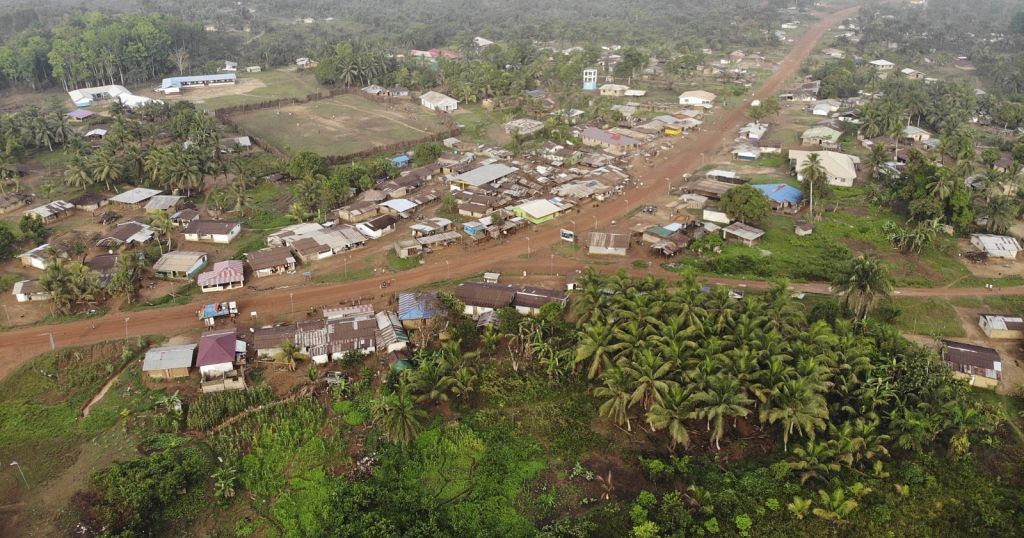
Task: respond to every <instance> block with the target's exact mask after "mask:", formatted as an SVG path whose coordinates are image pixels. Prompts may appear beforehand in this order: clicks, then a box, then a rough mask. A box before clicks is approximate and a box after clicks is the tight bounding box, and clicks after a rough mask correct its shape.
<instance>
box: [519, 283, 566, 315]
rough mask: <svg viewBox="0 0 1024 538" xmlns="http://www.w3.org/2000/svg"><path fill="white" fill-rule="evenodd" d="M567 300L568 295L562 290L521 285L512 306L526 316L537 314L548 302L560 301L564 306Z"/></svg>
mask: <svg viewBox="0 0 1024 538" xmlns="http://www.w3.org/2000/svg"><path fill="white" fill-rule="evenodd" d="M567 301H568V296H566V294H565V292H563V291H561V290H549V289H544V288H534V287H529V286H520V287H518V288H516V295H515V297H514V298H513V299H512V306H513V307H515V309H516V311H517V312H519V313H520V314H522V315H524V316H536V315H537V314H539V313H540V309H541V307H543V306H544V305H546V304H551V303H558V304H560V305H562V306H563V307H564V306H565V304H566V302H567Z"/></svg>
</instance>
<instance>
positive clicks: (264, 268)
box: [245, 247, 296, 278]
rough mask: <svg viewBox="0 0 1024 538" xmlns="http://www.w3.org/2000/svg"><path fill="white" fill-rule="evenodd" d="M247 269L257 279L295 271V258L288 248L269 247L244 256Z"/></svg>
mask: <svg viewBox="0 0 1024 538" xmlns="http://www.w3.org/2000/svg"><path fill="white" fill-rule="evenodd" d="M245 261H246V262H248V264H249V269H251V270H252V273H253V275H255V276H256V277H257V278H259V277H264V276H270V275H276V274H280V273H287V272H291V271H294V270H295V263H296V261H295V256H294V255H293V253H292V249H291V248H289V247H270V248H264V249H260V250H257V251H254V252H247V253H246V254H245Z"/></svg>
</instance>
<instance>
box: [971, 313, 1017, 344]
mask: <svg viewBox="0 0 1024 538" xmlns="http://www.w3.org/2000/svg"><path fill="white" fill-rule="evenodd" d="M978 326H980V327H981V330H982V331H984V332H985V336H987V337H989V338H992V339H994V340H1021V339H1024V318H1022V317H1020V316H1003V315H1000V314H982V315H981V316H979V317H978Z"/></svg>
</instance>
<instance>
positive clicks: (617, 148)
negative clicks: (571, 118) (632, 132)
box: [580, 127, 641, 155]
mask: <svg viewBox="0 0 1024 538" xmlns="http://www.w3.org/2000/svg"><path fill="white" fill-rule="evenodd" d="M580 140H581V141H582V142H583V145H585V146H597V147H600V148H601V149H603V150H605V151H607V152H608V153H611V154H612V155H623V154H625V153H628V152H629V151H632V150H633V149H635V148H636V147H638V146H640V144H641V141H640V140H637V139H635V138H631V137H628V136H623V135H620V134H615V133H610V132H608V131H605V130H602V129H598V128H597V127H587V128H586V129H584V130H583V132H582V133H580Z"/></svg>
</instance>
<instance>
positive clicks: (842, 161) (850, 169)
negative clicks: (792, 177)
mask: <svg viewBox="0 0 1024 538" xmlns="http://www.w3.org/2000/svg"><path fill="white" fill-rule="evenodd" d="M812 154H817V155H818V158H819V160H820V163H821V166H822V168H824V169H825V175H826V176H827V181H828V184H829V185H833V186H836V187H852V186H853V181H854V180H855V179H857V166H858V165H859V164H860V157H856V156H853V155H847V154H845V153H837V152H835V151H802V150H795V149H793V150H789V161H790V164H791V165H792V166H793V170H795V171H796V178H797V180H798V181H803V180H804V178H803V172H801V170H803V168H804V165H805V164H806V163H807V158H808V157H809V156H811V155H812Z"/></svg>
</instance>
